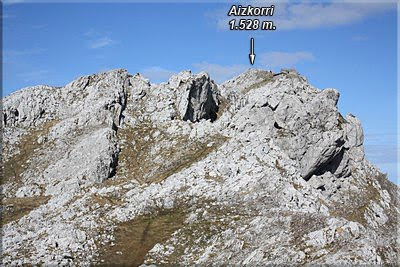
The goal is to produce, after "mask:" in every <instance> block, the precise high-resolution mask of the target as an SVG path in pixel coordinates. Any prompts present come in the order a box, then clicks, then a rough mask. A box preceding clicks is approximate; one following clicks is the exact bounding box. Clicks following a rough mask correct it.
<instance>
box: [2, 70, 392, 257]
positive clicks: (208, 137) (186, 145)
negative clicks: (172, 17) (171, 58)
mask: <svg viewBox="0 0 400 267" xmlns="http://www.w3.org/2000/svg"><path fill="white" fill-rule="evenodd" d="M338 98H339V92H338V91H336V90H335V89H324V90H322V91H320V90H318V89H316V88H314V87H313V86H311V85H310V84H308V82H307V80H306V79H305V78H304V77H302V76H300V75H299V74H298V73H297V72H296V71H294V70H290V71H288V70H287V71H282V72H281V73H277V74H273V73H271V72H268V71H263V70H249V71H247V72H245V73H243V74H241V75H239V76H238V77H236V78H234V79H232V80H230V81H227V82H225V83H223V84H220V85H218V86H217V85H216V84H215V83H214V81H213V80H212V79H210V77H209V76H208V74H206V73H199V74H197V75H195V74H192V73H191V72H190V71H184V72H181V73H179V74H178V75H175V76H173V77H171V78H170V80H169V81H168V82H167V83H162V84H150V83H149V82H148V80H146V79H144V78H143V77H142V76H141V75H139V74H136V75H131V74H129V73H128V72H126V71H125V70H115V71H110V72H106V73H99V74H94V75H90V76H85V77H81V78H79V79H77V80H75V81H73V82H71V83H69V84H68V85H66V86H65V87H62V88H56V87H50V86H35V87H29V88H25V89H22V90H20V91H18V92H15V93H13V94H11V95H10V96H8V97H6V98H4V99H3V153H2V160H3V175H2V183H1V187H2V191H1V193H2V198H3V206H2V218H3V219H2V231H3V239H2V262H3V264H4V265H8V264H24V263H28V264H38V263H44V264H46V265H48V264H59V263H61V264H70V265H82V264H86V265H88V264H100V263H103V264H129V263H130V264H132V263H133V264H135V265H138V264H141V263H145V264H151V263H156V264H157V263H162V264H177V263H180V264H184V265H187V264H195V263H196V264H211V263H213V264H222V263H231V264H251V265H253V264H268V263H274V264H279V263H288V264H291V263H297V264H308V263H315V264H323V263H328V264H330V263H336V264H349V263H352V264H354V263H358V264H361V263H366V264H383V263H387V264H398V262H397V260H398V259H397V253H398V246H397V240H396V238H397V216H398V215H399V210H398V207H399V205H398V203H399V202H398V201H399V198H398V187H397V186H396V185H394V184H392V183H391V182H390V181H388V180H387V178H386V177H385V176H384V175H383V174H381V173H380V172H379V171H378V170H377V169H376V168H375V167H374V166H373V165H371V164H370V163H369V162H368V161H367V159H365V156H364V149H363V130H362V127H361V124H360V121H359V120H358V119H357V118H356V117H354V116H353V115H351V114H349V115H347V116H345V117H343V116H342V115H341V114H340V113H339V112H338V110H337V102H338Z"/></svg>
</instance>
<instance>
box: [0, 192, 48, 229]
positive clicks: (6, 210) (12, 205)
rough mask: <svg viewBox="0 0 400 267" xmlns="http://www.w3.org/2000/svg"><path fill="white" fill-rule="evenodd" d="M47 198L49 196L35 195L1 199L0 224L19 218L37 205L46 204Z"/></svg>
mask: <svg viewBox="0 0 400 267" xmlns="http://www.w3.org/2000/svg"><path fill="white" fill-rule="evenodd" d="M49 199H50V197H49V196H36V197H24V198H8V199H6V200H3V203H2V214H1V223H0V224H1V226H3V225H5V224H7V223H9V222H12V221H17V220H19V219H20V218H22V217H23V216H25V215H27V214H28V213H29V212H31V211H32V210H34V209H36V208H37V207H39V206H41V205H43V204H46V203H47V201H49Z"/></svg>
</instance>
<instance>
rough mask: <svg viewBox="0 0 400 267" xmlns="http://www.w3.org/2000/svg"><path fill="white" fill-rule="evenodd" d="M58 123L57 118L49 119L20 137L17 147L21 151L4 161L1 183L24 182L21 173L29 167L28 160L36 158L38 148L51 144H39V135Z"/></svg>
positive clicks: (46, 132)
mask: <svg viewBox="0 0 400 267" xmlns="http://www.w3.org/2000/svg"><path fill="white" fill-rule="evenodd" d="M56 123H57V120H51V121H47V122H45V123H43V124H42V125H40V126H38V127H36V128H35V129H33V130H30V131H29V132H27V133H26V134H24V135H23V136H22V137H21V138H20V140H19V143H18V144H17V145H16V147H15V149H17V150H18V151H19V153H17V154H15V155H13V156H12V157H11V158H9V159H8V160H7V161H5V162H4V163H3V175H2V176H1V177H0V184H6V183H9V182H14V183H16V184H18V185H20V184H21V183H22V181H21V174H22V173H23V172H24V171H26V170H27V169H28V168H29V164H28V163H27V161H28V160H32V159H33V158H34V154H35V152H36V151H37V150H39V149H41V148H42V147H44V146H49V145H51V144H49V143H48V142H42V143H41V144H39V143H38V142H37V139H38V137H39V136H43V137H45V136H47V135H48V133H49V130H50V129H51V127H53V126H54V125H55V124H56ZM35 167H38V166H35Z"/></svg>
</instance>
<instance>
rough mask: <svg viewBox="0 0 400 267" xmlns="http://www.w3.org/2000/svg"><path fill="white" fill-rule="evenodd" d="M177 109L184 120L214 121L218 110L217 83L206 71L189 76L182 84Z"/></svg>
mask: <svg viewBox="0 0 400 267" xmlns="http://www.w3.org/2000/svg"><path fill="white" fill-rule="evenodd" d="M181 88H182V89H183V92H181V95H180V99H179V104H178V109H179V115H180V117H181V118H182V119H183V120H185V121H192V122H197V121H200V120H202V119H206V120H208V119H210V120H211V121H214V120H215V119H216V118H217V112H218V104H219V100H218V93H217V85H216V84H215V83H214V81H212V80H210V77H209V76H208V74H207V73H205V72H201V73H199V74H197V75H193V76H191V77H190V78H189V79H187V81H186V82H185V84H184V85H183V86H181Z"/></svg>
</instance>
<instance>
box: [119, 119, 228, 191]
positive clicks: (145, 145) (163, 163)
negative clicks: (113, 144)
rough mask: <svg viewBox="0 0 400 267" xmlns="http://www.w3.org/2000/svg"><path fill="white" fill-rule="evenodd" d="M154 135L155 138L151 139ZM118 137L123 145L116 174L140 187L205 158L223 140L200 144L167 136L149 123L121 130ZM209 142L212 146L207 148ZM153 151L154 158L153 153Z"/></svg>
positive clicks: (221, 138) (218, 139) (162, 178)
mask: <svg viewBox="0 0 400 267" xmlns="http://www.w3.org/2000/svg"><path fill="white" fill-rule="evenodd" d="M156 132H158V135H154V134H155V133H156ZM118 135H119V139H120V140H123V143H124V144H123V147H122V149H121V152H120V154H119V159H118V167H117V173H118V175H119V177H123V178H128V179H135V180H137V181H138V182H139V183H140V184H144V183H153V182H155V183H158V182H161V181H163V180H164V179H166V178H167V177H169V176H170V175H172V174H174V173H176V172H179V171H181V170H183V169H185V168H187V167H189V166H190V165H191V164H193V163H194V162H197V161H199V160H201V159H202V158H204V157H206V156H207V155H208V154H209V153H211V152H212V151H214V150H215V149H217V148H218V147H219V146H220V145H222V143H223V142H225V140H226V138H225V137H223V136H214V137H209V138H208V139H207V140H204V141H203V142H199V141H192V140H190V139H189V136H186V135H181V136H173V135H168V134H167V133H165V132H163V131H162V130H160V129H157V128H155V127H153V125H152V124H150V123H144V124H142V125H141V126H139V127H135V128H128V127H127V128H121V129H120V130H119V131H118ZM210 142H213V144H212V145H211V146H209V145H207V144H209V143H210ZM155 148H157V152H156V154H154V153H152V151H153V150H154V149H155ZM153 154H154V155H153Z"/></svg>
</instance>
